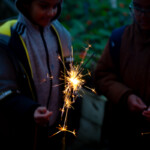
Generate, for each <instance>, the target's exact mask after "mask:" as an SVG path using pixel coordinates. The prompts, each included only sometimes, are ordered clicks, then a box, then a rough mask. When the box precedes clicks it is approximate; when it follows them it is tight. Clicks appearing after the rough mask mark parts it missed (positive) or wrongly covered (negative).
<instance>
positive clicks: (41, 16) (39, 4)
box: [27, 0, 60, 27]
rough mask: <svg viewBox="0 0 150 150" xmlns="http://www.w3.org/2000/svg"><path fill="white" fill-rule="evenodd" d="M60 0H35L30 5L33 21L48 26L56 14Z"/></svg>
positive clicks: (30, 14) (29, 10) (29, 11)
mask: <svg viewBox="0 0 150 150" xmlns="http://www.w3.org/2000/svg"><path fill="white" fill-rule="evenodd" d="M58 4H60V0H33V1H32V3H31V4H30V6H27V7H28V14H29V16H30V19H31V21H32V22H33V23H35V24H37V25H39V26H42V27H44V26H46V25H48V23H50V21H51V20H52V19H53V18H54V17H55V16H56V14H57V11H58V7H57V6H58Z"/></svg>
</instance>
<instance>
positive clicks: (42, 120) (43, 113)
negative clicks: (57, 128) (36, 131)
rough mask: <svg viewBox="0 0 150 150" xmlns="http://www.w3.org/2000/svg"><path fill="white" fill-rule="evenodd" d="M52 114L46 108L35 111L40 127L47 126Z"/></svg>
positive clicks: (35, 118)
mask: <svg viewBox="0 0 150 150" xmlns="http://www.w3.org/2000/svg"><path fill="white" fill-rule="evenodd" d="M51 115H52V112H50V111H48V110H47V108H46V107H41V106H40V107H38V108H37V109H36V110H35V111H34V120H35V122H36V123H37V124H38V125H40V126H46V125H47V123H48V121H49V118H50V116H51Z"/></svg>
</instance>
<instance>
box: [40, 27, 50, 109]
mask: <svg viewBox="0 0 150 150" xmlns="http://www.w3.org/2000/svg"><path fill="white" fill-rule="evenodd" d="M40 34H41V38H42V41H43V44H44V48H45V53H46V62H47V68H48V74H49V75H50V77H51V75H52V73H51V69H50V59H49V54H48V48H47V45H46V41H45V39H44V35H43V29H40ZM51 93H52V80H51V79H50V91H49V96H48V100H47V104H46V107H47V108H48V106H49V102H50V97H51Z"/></svg>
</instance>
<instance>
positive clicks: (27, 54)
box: [19, 35, 33, 78]
mask: <svg viewBox="0 0 150 150" xmlns="http://www.w3.org/2000/svg"><path fill="white" fill-rule="evenodd" d="M19 38H20V40H21V42H22V45H23V47H24V49H25V52H26V56H27V59H28V62H29V66H30V70H31V75H32V78H33V71H32V67H31V61H30V57H29V53H28V50H27V47H26V45H25V43H24V41H23V39H22V37H21V35H19Z"/></svg>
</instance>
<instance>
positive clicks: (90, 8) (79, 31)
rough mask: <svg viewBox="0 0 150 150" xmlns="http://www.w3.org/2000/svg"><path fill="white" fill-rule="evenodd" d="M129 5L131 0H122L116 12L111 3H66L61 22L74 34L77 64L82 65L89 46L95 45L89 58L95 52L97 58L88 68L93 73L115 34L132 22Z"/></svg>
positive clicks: (79, 0) (86, 0) (84, 0)
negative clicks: (116, 29)
mask: <svg viewBox="0 0 150 150" xmlns="http://www.w3.org/2000/svg"><path fill="white" fill-rule="evenodd" d="M129 2H130V0H126V1H124V0H118V7H117V8H116V9H114V8H111V5H110V2H109V0H105V1H104V0H76V1H70V0H65V1H64V3H63V11H62V15H61V16H60V21H61V22H62V23H63V24H64V26H65V27H66V28H67V29H68V30H69V31H70V33H71V35H72V39H73V47H74V58H75V62H76V63H80V61H81V58H82V54H83V53H84V51H85V47H87V46H88V44H91V45H92V48H90V50H89V51H88V55H87V57H86V59H88V58H89V57H90V56H91V55H92V54H93V53H94V54H95V55H94V57H92V59H91V60H90V62H89V63H88V64H87V65H86V68H88V69H90V70H91V71H92V70H93V68H94V67H95V66H96V63H97V60H98V59H99V57H100V56H101V54H102V52H103V50H104V48H105V45H106V43H107V41H108V38H109V36H110V34H111V31H112V30H113V29H114V28H116V27H119V26H121V25H124V24H128V23H130V21H131V19H130V15H129V9H128V5H129ZM85 61H86V60H85Z"/></svg>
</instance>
